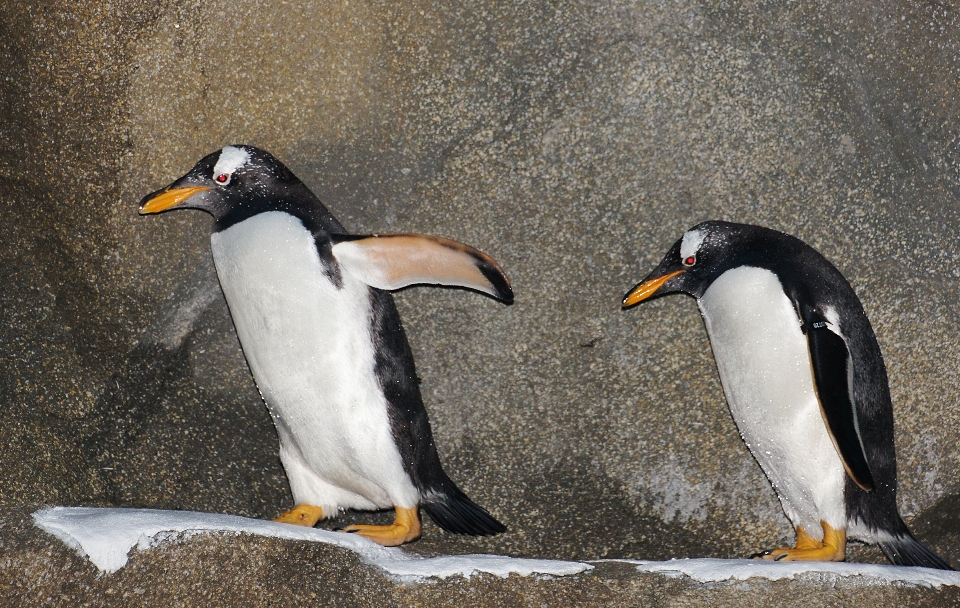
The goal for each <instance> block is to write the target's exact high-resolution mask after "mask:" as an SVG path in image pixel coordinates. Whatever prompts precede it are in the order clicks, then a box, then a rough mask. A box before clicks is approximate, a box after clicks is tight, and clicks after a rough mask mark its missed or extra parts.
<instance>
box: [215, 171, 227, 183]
mask: <svg viewBox="0 0 960 608" xmlns="http://www.w3.org/2000/svg"><path fill="white" fill-rule="evenodd" d="M214 179H215V180H217V183H220V184H225V183H227V180H229V179H230V176H229V175H227V174H226V173H221V174H220V175H218V176H216V177H215V178H214Z"/></svg>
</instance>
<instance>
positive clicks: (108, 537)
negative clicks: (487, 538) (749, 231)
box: [33, 507, 593, 582]
mask: <svg viewBox="0 0 960 608" xmlns="http://www.w3.org/2000/svg"><path fill="white" fill-rule="evenodd" d="M33 521H34V524H35V525H36V526H37V527H38V528H40V529H42V530H44V531H46V532H48V533H50V534H52V535H53V536H56V537H57V538H59V539H60V540H61V541H63V543H64V544H66V545H67V546H68V547H71V548H72V549H74V550H76V551H77V552H78V553H79V554H80V555H81V556H83V557H86V558H87V559H89V560H90V561H91V562H92V563H93V565H95V566H96V567H97V568H98V569H100V570H101V571H103V572H107V573H110V572H116V571H117V570H119V569H120V568H123V567H124V566H125V565H126V564H127V559H128V557H129V553H130V551H131V550H132V549H133V548H134V547H136V548H137V549H138V550H141V551H143V550H146V549H149V548H150V547H153V546H155V545H158V544H160V543H162V542H164V541H176V540H181V539H187V538H190V537H191V536H194V535H196V534H211V533H221V534H254V535H257V536H267V537H271V538H282V539H286V540H302V541H309V542H319V543H327V544H330V545H336V546H338V547H343V548H345V549H349V550H351V551H353V552H354V553H356V554H357V555H358V556H359V557H360V560H361V561H363V562H364V563H366V564H370V565H372V566H376V567H378V568H380V569H381V570H383V571H384V572H385V573H386V574H388V575H390V576H393V577H396V578H398V579H400V580H401V581H403V582H416V581H421V580H424V579H430V578H449V577H451V576H458V575H459V576H464V577H467V578H469V577H470V576H472V575H474V574H479V573H485V574H492V575H494V576H499V577H501V578H506V577H508V576H509V575H511V574H519V575H520V576H530V575H533V574H545V575H552V576H569V575H573V574H580V573H581V572H585V571H587V570H590V569H592V568H593V566H591V565H590V564H585V563H581V562H567V561H558V560H550V559H524V558H517V557H504V556H500V555H449V556H441V557H419V556H416V555H409V554H407V553H404V552H403V551H402V550H401V549H399V548H396V547H381V546H380V545H378V544H377V543H375V542H373V541H371V540H367V539H366V538H363V537H362V536H357V535H355V534H345V533H343V532H330V531H328V530H318V529H315V528H304V527H301V526H294V525H290V524H280V523H276V522H272V521H266V520H261V519H250V518H248V517H238V516H236V515H222V514H218V513H197V512H193V511H159V510H154V509H101V508H95V507H47V508H44V509H40V510H39V511H37V512H36V513H34V514H33Z"/></svg>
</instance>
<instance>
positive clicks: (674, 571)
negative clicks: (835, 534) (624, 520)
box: [595, 558, 960, 588]
mask: <svg viewBox="0 0 960 608" xmlns="http://www.w3.org/2000/svg"><path fill="white" fill-rule="evenodd" d="M604 561H616V562H621V563H623V562H625V563H629V564H635V565H636V567H637V570H638V571H639V572H654V573H659V574H664V575H666V576H674V577H679V576H688V577H690V578H692V579H693V580H695V581H697V582H699V583H719V582H729V581H745V580H747V579H749V578H765V579H768V580H771V581H776V580H780V579H793V578H803V577H804V576H807V577H815V578H816V579H817V580H820V581H823V580H825V579H826V580H830V581H833V582H837V581H840V580H843V581H844V582H847V583H853V584H862V585H876V584H887V585H890V584H904V585H917V586H922V587H936V588H939V587H940V586H942V585H949V586H960V572H953V571H950V570H935V569H933V568H913V567H907V566H891V565H883V564H851V563H847V562H773V561H766V560H762V559H704V558H701V559H672V560H670V561H666V562H651V561H644V560H604ZM595 563H596V562H595Z"/></svg>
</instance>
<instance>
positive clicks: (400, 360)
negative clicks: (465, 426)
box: [140, 145, 513, 546]
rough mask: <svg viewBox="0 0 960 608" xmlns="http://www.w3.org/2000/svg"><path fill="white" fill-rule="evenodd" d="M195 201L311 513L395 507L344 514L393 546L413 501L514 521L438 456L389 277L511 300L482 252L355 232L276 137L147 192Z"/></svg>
mask: <svg viewBox="0 0 960 608" xmlns="http://www.w3.org/2000/svg"><path fill="white" fill-rule="evenodd" d="M172 209H199V210H201V211H206V212H207V213H209V214H210V215H212V216H213V229H212V234H211V236H210V246H211V250H212V253H213V260H214V264H215V266H216V270H217V276H218V278H219V280H220V286H221V288H222V290H223V294H224V296H225V298H226V301H227V305H228V307H229V310H230V315H231V317H232V318H233V323H234V326H235V328H236V331H237V335H238V337H239V338H240V344H241V346H242V348H243V353H244V356H245V357H246V359H247V363H248V365H249V367H250V371H251V372H252V374H253V378H254V380H255V382H256V385H257V387H258V389H259V390H260V394H261V396H262V397H263V400H264V402H265V403H266V405H267V408H268V410H269V412H270V414H271V416H272V418H273V421H274V423H275V425H276V428H277V434H278V436H279V439H280V461H281V463H282V464H283V468H284V470H285V472H286V474H287V478H288V480H289V483H290V489H291V492H292V494H293V498H294V501H295V505H296V506H295V507H294V508H293V509H291V510H289V511H287V512H285V513H283V514H282V515H280V516H279V517H277V518H276V519H275V520H274V521H279V522H284V523H291V524H298V525H303V526H309V527H312V526H315V525H316V524H317V523H318V522H319V521H320V520H321V519H324V518H329V517H334V516H336V515H337V514H338V513H339V512H340V511H341V510H344V509H358V510H376V509H394V511H395V518H394V523H393V524H391V525H385V526H374V525H352V526H348V527H346V528H344V531H345V532H352V533H356V534H359V535H361V536H364V537H366V538H369V539H371V540H373V541H376V542H378V543H380V544H382V545H385V546H395V545H400V544H403V543H407V542H410V541H414V540H416V539H418V538H419V537H420V532H421V520H420V512H419V507H423V509H424V510H425V511H426V512H427V513H428V514H429V515H430V517H431V518H432V519H433V520H434V521H435V522H436V523H437V524H438V525H439V526H440V527H441V528H443V529H445V530H447V531H450V532H454V533H458V534H469V535H476V536H482V535H492V534H498V533H501V532H505V531H506V528H505V527H504V526H503V524H501V523H500V522H499V521H497V520H496V519H495V518H494V517H493V516H492V515H490V513H488V512H487V511H486V510H485V509H483V508H482V507H480V506H479V505H477V504H476V503H474V502H473V501H471V500H470V499H469V498H468V497H467V496H466V495H465V494H464V493H463V492H462V491H461V490H460V489H459V488H458V487H457V486H456V485H455V484H454V482H453V481H451V479H450V478H449V477H448V476H447V474H446V473H445V472H444V470H443V467H442V466H441V465H440V459H439V457H438V455H437V450H436V447H435V445H434V441H433V436H432V433H431V430H430V423H429V421H428V420H427V413H426V410H425V409H424V405H423V400H422V398H421V395H420V389H419V386H418V380H417V374H416V370H415V368H414V361H413V354H412V352H411V350H410V345H409V344H408V342H407V337H406V334H405V333H404V330H403V326H402V324H401V322H400V316H399V314H398V312H397V309H396V307H395V305H394V302H393V297H392V296H391V294H390V293H389V291H392V290H396V289H400V288H402V287H406V286H408V285H414V284H436V285H447V286H456V287H465V288H468V289H472V290H476V291H479V292H481V293H484V294H487V295H489V296H492V297H493V298H495V299H497V300H500V301H502V302H504V303H507V304H510V303H512V301H513V291H512V289H511V287H510V283H509V281H508V280H507V277H506V275H505V274H504V273H503V271H502V270H501V268H500V267H499V266H498V265H497V263H496V262H495V261H494V260H493V259H492V258H491V257H490V256H488V255H486V254H484V253H482V252H480V251H478V250H476V249H474V248H472V247H469V246H467V245H463V244H461V243H458V242H455V241H451V240H449V239H445V238H440V237H434V236H423V235H417V234H393V235H369V236H359V235H351V234H349V233H348V232H347V231H346V230H345V229H344V227H343V226H342V225H341V224H340V222H338V221H337V220H336V219H335V218H334V217H333V215H331V214H330V212H329V211H328V210H327V208H326V207H325V206H324V205H323V204H322V203H321V202H320V200H319V199H318V198H317V197H316V196H315V195H314V194H313V193H312V192H311V191H310V190H309V189H308V188H307V187H306V185H304V184H303V182H301V181H300V180H299V179H298V178H297V177H296V176H295V175H294V174H293V173H292V172H291V171H290V169H288V168H287V167H286V166H284V165H283V163H281V162H280V161H279V160H277V159H276V158H274V157H273V156H272V155H271V154H270V153H268V152H266V151H264V150H261V149H258V148H255V147H253V146H245V145H233V146H226V147H224V148H222V149H220V150H217V151H215V152H213V153H211V154H209V155H208V156H205V157H204V158H202V159H201V160H200V161H199V162H197V164H196V165H195V166H194V167H193V169H191V170H190V171H189V172H188V173H187V174H186V175H184V176H183V177H181V178H180V179H178V180H176V181H174V182H173V183H172V184H170V185H169V186H167V187H165V188H163V189H161V190H158V191H156V192H153V193H152V194H149V195H147V196H146V197H144V198H143V200H142V201H141V202H140V213H141V214H153V213H159V212H162V211H168V210H172Z"/></svg>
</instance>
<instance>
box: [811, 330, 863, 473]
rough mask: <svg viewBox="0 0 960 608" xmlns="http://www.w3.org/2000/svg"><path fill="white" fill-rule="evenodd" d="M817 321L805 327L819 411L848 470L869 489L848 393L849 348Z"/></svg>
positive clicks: (853, 411) (861, 447) (855, 418)
mask: <svg viewBox="0 0 960 608" xmlns="http://www.w3.org/2000/svg"><path fill="white" fill-rule="evenodd" d="M816 325H821V324H819V323H818V324H813V327H811V328H810V329H809V330H808V331H807V345H808V346H809V348H810V361H811V363H812V365H813V378H814V384H815V385H816V388H817V397H818V398H819V399H820V412H821V413H822V414H823V419H824V421H825V422H826V423H827V431H828V432H829V434H830V437H831V438H833V442H834V444H835V445H836V446H837V451H838V452H839V454H840V460H841V461H842V462H843V466H844V468H845V469H846V471H847V474H848V475H850V478H851V479H853V481H854V483H856V484H857V485H858V486H860V488H862V489H863V490H864V491H866V492H869V491H871V490H873V488H874V481H873V474H872V473H871V472H870V465H869V464H868V463H867V456H866V454H865V453H864V451H863V444H862V443H861V441H860V432H859V429H858V428H857V413H856V409H855V406H854V404H853V401H852V399H851V395H850V382H849V377H848V375H849V374H851V373H852V370H851V369H850V352H849V351H848V350H847V345H846V343H845V342H844V341H843V338H842V337H840V336H838V335H837V334H835V333H833V331H831V330H830V329H829V328H828V327H827V326H826V325H825V324H822V325H821V326H820V327H816Z"/></svg>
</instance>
